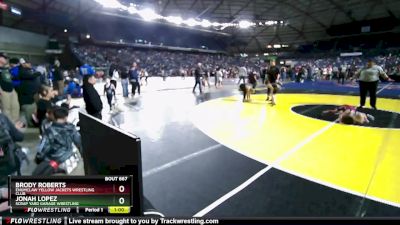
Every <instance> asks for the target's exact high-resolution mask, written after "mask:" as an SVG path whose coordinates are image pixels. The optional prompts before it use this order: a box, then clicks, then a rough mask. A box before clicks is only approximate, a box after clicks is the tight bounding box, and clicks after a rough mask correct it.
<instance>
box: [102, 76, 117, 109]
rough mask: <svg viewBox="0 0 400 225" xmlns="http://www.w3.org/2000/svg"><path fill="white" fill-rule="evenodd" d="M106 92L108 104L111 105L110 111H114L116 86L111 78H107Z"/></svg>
mask: <svg viewBox="0 0 400 225" xmlns="http://www.w3.org/2000/svg"><path fill="white" fill-rule="evenodd" d="M104 94H105V95H106V97H107V102H108V105H109V106H110V111H112V106H113V104H112V100H113V98H115V86H114V84H112V83H111V80H110V78H106V84H105V85H104Z"/></svg>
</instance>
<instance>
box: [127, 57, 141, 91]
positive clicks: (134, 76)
mask: <svg viewBox="0 0 400 225" xmlns="http://www.w3.org/2000/svg"><path fill="white" fill-rule="evenodd" d="M129 80H130V82H131V85H132V97H135V94H136V89H138V93H139V95H140V83H139V82H140V80H139V69H138V68H137V64H136V63H135V62H134V63H133V64H132V67H131V69H130V70H129Z"/></svg>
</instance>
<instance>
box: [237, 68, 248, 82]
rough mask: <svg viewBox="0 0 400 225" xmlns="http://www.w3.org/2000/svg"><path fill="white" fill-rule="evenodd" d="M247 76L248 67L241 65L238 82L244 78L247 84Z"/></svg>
mask: <svg viewBox="0 0 400 225" xmlns="http://www.w3.org/2000/svg"><path fill="white" fill-rule="evenodd" d="M246 77H247V69H246V67H245V66H244V65H243V66H241V67H239V82H238V84H240V81H241V80H243V84H245V83H246Z"/></svg>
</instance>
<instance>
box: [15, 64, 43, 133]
mask: <svg viewBox="0 0 400 225" xmlns="http://www.w3.org/2000/svg"><path fill="white" fill-rule="evenodd" d="M19 79H20V86H19V93H18V100H19V104H20V107H21V113H22V114H23V116H24V117H25V120H26V122H27V125H28V126H29V127H33V126H34V123H33V120H32V115H33V114H34V113H35V112H36V103H35V100H37V99H38V97H37V93H38V92H39V88H40V74H39V73H33V70H32V67H31V64H30V63H27V62H26V61H25V60H24V59H21V60H20V66H19Z"/></svg>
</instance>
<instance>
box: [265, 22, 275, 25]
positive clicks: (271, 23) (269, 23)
mask: <svg viewBox="0 0 400 225" xmlns="http://www.w3.org/2000/svg"><path fill="white" fill-rule="evenodd" d="M265 25H268V26H271V25H274V21H266V22H265Z"/></svg>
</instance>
